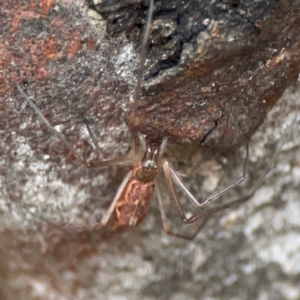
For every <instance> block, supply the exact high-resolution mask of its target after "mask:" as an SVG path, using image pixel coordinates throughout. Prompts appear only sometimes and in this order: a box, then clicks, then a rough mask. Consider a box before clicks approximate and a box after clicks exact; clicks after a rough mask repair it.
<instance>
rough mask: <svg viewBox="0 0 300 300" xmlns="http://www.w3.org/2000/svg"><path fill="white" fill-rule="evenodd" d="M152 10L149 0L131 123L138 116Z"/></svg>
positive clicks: (133, 122) (152, 0) (151, 2)
mask: <svg viewBox="0 0 300 300" xmlns="http://www.w3.org/2000/svg"><path fill="white" fill-rule="evenodd" d="M153 10H154V0H150V3H149V9H148V16H147V22H146V27H145V31H144V35H143V40H142V46H141V54H140V62H139V69H138V76H137V83H136V88H135V90H134V92H133V97H132V99H131V102H133V103H132V107H131V111H130V114H129V119H131V123H132V124H136V123H138V118H137V117H136V116H137V109H138V103H137V99H138V98H139V97H140V94H141V90H142V79H143V72H144V66H145V62H146V54H147V46H148V43H149V35H150V29H151V23H152V16H153Z"/></svg>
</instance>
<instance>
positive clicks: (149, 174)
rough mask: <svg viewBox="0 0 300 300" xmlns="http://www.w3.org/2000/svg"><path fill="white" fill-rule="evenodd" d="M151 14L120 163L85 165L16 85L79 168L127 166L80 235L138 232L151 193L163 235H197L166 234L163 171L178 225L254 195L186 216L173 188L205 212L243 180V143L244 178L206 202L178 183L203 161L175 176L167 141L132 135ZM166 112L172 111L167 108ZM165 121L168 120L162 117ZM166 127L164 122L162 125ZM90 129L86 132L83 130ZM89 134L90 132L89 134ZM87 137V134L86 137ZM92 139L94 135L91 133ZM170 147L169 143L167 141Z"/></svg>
mask: <svg viewBox="0 0 300 300" xmlns="http://www.w3.org/2000/svg"><path fill="white" fill-rule="evenodd" d="M152 12H153V0H152V1H150V6H149V13H148V20H147V24H146V29H145V34H144V39H143V42H142V50H141V55H140V69H139V76H138V82H137V85H136V88H135V90H134V94H133V97H132V100H131V103H130V104H131V107H130V111H129V114H128V121H127V124H128V127H129V129H130V132H131V136H132V149H131V152H130V153H129V154H127V155H125V156H124V157H119V158H113V159H108V160H100V161H87V160H86V159H85V157H84V156H83V154H82V153H81V152H79V151H78V150H77V149H76V148H74V147H73V145H72V144H71V143H70V142H69V141H68V140H67V139H66V138H65V137H64V136H63V135H62V134H61V133H60V132H58V131H57V130H56V129H55V128H54V127H53V126H52V125H51V124H50V122H49V121H48V120H47V119H46V118H45V117H44V116H43V114H42V113H41V111H40V110H39V108H38V107H37V106H36V105H35V104H34V103H33V101H32V100H30V98H29V97H28V96H27V95H26V94H25V93H24V91H23V90H22V88H21V87H20V86H19V85H17V87H18V90H19V92H20V93H21V95H22V96H23V97H24V98H25V99H26V101H27V103H28V104H29V105H30V106H31V107H32V108H33V109H34V110H35V112H36V114H37V115H38V116H39V118H40V119H41V120H42V121H43V122H44V123H45V124H46V125H47V126H48V129H49V130H50V131H51V132H52V133H53V134H54V135H56V136H57V137H58V138H59V139H60V140H61V141H62V142H63V143H64V145H65V146H66V147H67V148H68V149H69V150H70V151H71V152H73V153H74V154H75V155H76V156H77V157H78V159H80V161H81V162H82V164H83V165H84V166H85V167H87V168H104V167H108V166H113V165H122V166H129V167H131V170H130V171H129V172H128V173H127V175H126V177H125V178H124V180H123V182H122V183H121V185H120V186H119V188H118V190H117V193H116V195H115V197H114V198H113V200H112V202H111V204H110V206H109V208H108V210H107V212H106V213H105V214H104V216H103V217H102V219H101V221H100V222H99V223H97V224H95V225H92V226H84V227H83V226H81V227H80V228H79V229H80V230H82V229H93V230H94V229H101V228H102V227H104V226H106V225H107V224H109V225H110V227H111V229H112V230H116V229H118V228H120V227H124V226H137V225H139V224H140V223H141V222H142V221H143V220H144V219H145V217H146V216H147V213H148V211H149V207H150V204H151V200H152V198H153V195H154V192H155V191H156V194H157V198H158V201H159V207H160V212H161V218H162V222H163V227H164V230H165V231H166V232H167V233H168V234H170V235H173V236H177V237H181V238H184V239H192V238H193V237H194V236H195V235H196V234H197V232H198V230H197V231H195V232H194V233H193V234H190V235H189V236H186V235H182V234H179V233H175V232H173V231H172V230H171V228H170V226H169V223H168V220H167V216H166V212H165V208H164V199H163V197H162V194H161V191H160V187H159V186H160V182H158V180H157V174H158V173H159V171H160V170H162V171H163V173H164V176H165V179H166V183H167V187H168V190H169V195H170V198H171V199H172V200H173V203H174V206H175V208H176V210H177V213H178V216H179V218H180V220H181V222H182V223H183V224H190V223H193V222H195V221H197V220H198V219H201V218H204V221H205V220H206V219H207V218H208V217H209V216H210V215H212V214H214V213H216V212H218V211H221V210H223V209H227V208H230V207H232V206H235V205H238V204H241V203H244V202H246V201H247V200H249V199H250V198H251V197H252V196H253V194H254V193H255V192H256V190H257V188H258V187H257V186H256V187H254V189H253V191H252V192H251V193H249V194H248V195H246V196H244V197H242V198H239V199H235V200H233V201H231V202H227V203H225V204H222V205H219V206H217V207H214V208H211V209H206V210H201V211H198V212H196V213H195V214H194V215H192V216H189V217H188V216H187V215H186V214H185V211H184V209H183V207H182V205H181V203H180V201H179V198H178V196H177V192H176V187H177V188H178V189H180V190H181V191H182V192H183V194H184V195H185V196H186V197H187V199H188V200H189V201H190V203H191V204H192V205H193V206H195V207H198V208H205V207H207V206H208V205H209V204H210V203H211V202H212V201H213V200H215V199H217V198H218V197H220V196H221V195H223V194H224V193H225V192H227V191H228V190H229V189H231V188H233V187H235V186H236V185H238V184H239V183H240V182H242V181H243V180H244V178H245V174H246V164H247V161H248V144H247V139H246V138H245V137H244V138H245V140H246V158H245V163H244V168H243V173H242V175H241V176H240V178H238V179H237V180H236V181H235V182H233V183H232V184H231V185H229V186H228V187H226V188H224V189H223V190H221V191H219V192H217V193H215V194H212V195H211V196H209V197H208V198H206V199H200V200H198V199H196V197H195V196H194V195H193V194H192V193H191V192H190V191H189V190H188V188H187V187H186V185H185V184H184V182H183V179H184V178H186V177H189V176H190V175H191V174H193V173H194V172H195V171H196V170H197V169H198V167H199V166H200V165H201V163H202V159H201V160H200V161H199V162H198V163H197V164H196V165H195V166H194V167H193V168H192V169H191V170H190V171H189V172H188V173H187V174H183V173H179V172H178V171H176V169H175V168H174V167H173V166H172V164H171V163H170V162H169V161H168V160H167V159H165V158H163V154H164V152H165V148H166V146H167V141H168V136H164V137H161V138H160V139H159V140H158V141H153V140H151V141H149V139H148V137H147V136H145V135H143V134H141V133H140V132H139V131H137V130H135V129H136V126H137V124H139V122H140V116H139V110H140V106H139V99H140V98H141V86H142V73H143V68H144V65H145V59H146V48H147V44H148V40H149V32H150V25H151V16H152ZM169 109H170V110H171V109H172V107H170V108H169ZM165 118H166V119H167V118H168V116H166V117H165ZM166 121H167V120H166ZM88 129H89V128H88ZM89 131H90V130H89ZM90 133H91V132H90ZM91 136H92V138H93V135H92V133H91ZM170 141H172V138H170Z"/></svg>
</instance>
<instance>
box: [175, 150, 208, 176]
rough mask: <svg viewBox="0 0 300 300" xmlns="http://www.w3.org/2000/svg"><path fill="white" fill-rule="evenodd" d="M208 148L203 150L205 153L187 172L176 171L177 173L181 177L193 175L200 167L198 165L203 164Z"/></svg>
mask: <svg viewBox="0 0 300 300" xmlns="http://www.w3.org/2000/svg"><path fill="white" fill-rule="evenodd" d="M209 150H210V147H209V148H207V150H206V151H205V153H204V155H203V156H202V157H201V159H200V160H199V161H198V162H197V163H196V164H195V165H194V166H193V167H192V168H191V169H190V170H189V171H188V172H187V173H181V172H177V175H178V176H179V177H181V178H188V177H190V176H191V175H193V174H194V173H195V172H196V171H197V170H198V169H199V168H200V166H201V165H202V164H203V162H204V161H205V159H206V157H207V155H208V153H209Z"/></svg>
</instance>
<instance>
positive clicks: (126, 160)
mask: <svg viewBox="0 0 300 300" xmlns="http://www.w3.org/2000/svg"><path fill="white" fill-rule="evenodd" d="M17 87H18V90H19V92H20V93H21V95H22V96H23V97H24V98H25V99H26V101H27V102H28V103H29V104H30V106H31V107H32V108H33V109H34V110H35V112H36V114H37V115H38V116H39V118H40V119H41V120H42V121H43V122H44V123H45V124H46V125H47V127H48V129H49V130H50V131H51V132H52V133H53V134H54V135H56V136H57V137H58V138H59V139H60V140H61V141H62V142H63V143H64V145H65V146H66V147H67V148H68V149H69V150H70V151H71V152H73V153H74V154H75V155H76V156H77V157H78V158H79V159H80V161H81V163H82V164H83V165H84V166H85V167H86V168H98V167H99V168H103V167H107V166H112V165H132V159H131V158H130V156H129V155H126V156H123V157H120V158H113V159H107V160H101V161H92V162H88V161H87V160H86V159H85V157H84V156H83V155H82V154H81V153H80V152H78V151H77V150H76V149H75V148H74V147H73V146H72V145H71V144H70V143H69V142H68V141H67V140H66V138H65V137H64V136H63V135H62V134H61V133H60V132H58V131H57V130H56V129H55V128H54V127H53V126H52V125H51V124H50V123H49V121H48V120H47V119H46V118H45V117H44V116H43V114H42V113H41V112H40V110H39V109H38V107H37V106H36V105H35V104H34V103H33V102H32V101H31V100H30V98H29V97H28V96H27V95H26V94H25V93H24V91H23V89H22V88H21V87H20V86H19V85H18V84H17Z"/></svg>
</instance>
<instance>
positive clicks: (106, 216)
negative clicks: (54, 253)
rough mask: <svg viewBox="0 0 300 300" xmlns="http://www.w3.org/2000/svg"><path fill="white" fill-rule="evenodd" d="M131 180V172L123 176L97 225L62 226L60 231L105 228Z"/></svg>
mask: <svg viewBox="0 0 300 300" xmlns="http://www.w3.org/2000/svg"><path fill="white" fill-rule="evenodd" d="M131 178H132V172H131V171H129V172H128V173H127V175H126V176H125V178H124V179H123V181H122V183H121V185H120V186H119V188H118V190H117V193H116V195H115V197H114V199H113V200H112V202H111V204H110V206H109V208H108V209H107V211H106V212H105V214H104V215H103V217H102V219H101V221H100V222H99V223H96V224H93V225H83V226H72V225H71V226H70V225H64V226H63V227H62V229H65V230H68V229H73V230H80V231H82V230H100V229H102V228H103V227H105V226H106V225H107V223H108V221H109V220H110V218H111V215H112V213H113V212H114V209H115V207H116V205H117V202H118V200H119V199H120V196H121V194H122V192H123V190H124V188H125V187H126V185H127V183H128V182H129V180H130V179H131Z"/></svg>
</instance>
